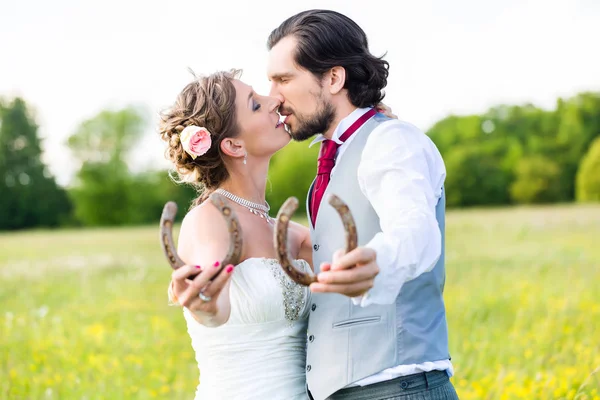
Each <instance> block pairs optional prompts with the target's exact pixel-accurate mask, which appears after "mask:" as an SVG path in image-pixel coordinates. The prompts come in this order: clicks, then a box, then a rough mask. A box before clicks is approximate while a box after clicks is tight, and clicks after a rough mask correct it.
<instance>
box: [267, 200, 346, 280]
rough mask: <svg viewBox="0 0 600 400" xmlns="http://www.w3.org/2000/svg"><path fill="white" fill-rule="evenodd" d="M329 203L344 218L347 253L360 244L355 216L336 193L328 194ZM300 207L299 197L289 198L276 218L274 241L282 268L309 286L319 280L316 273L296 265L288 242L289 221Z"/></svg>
mask: <svg viewBox="0 0 600 400" xmlns="http://www.w3.org/2000/svg"><path fill="white" fill-rule="evenodd" d="M328 202H329V204H330V205H331V206H332V207H333V208H335V210H336V211H337V212H338V214H339V215H340V218H341V219H342V224H343V225H344V231H345V234H346V253H348V252H350V251H352V250H354V249H355V248H356V246H357V245H358V234H357V231H356V223H355V222H354V217H353V216H352V213H351V212H350V209H349V208H348V205H347V204H346V203H344V201H342V199H340V198H339V197H338V196H336V195H335V194H330V195H329V196H328ZM297 208H298V199H297V198H295V197H290V198H288V199H287V200H286V201H285V203H283V205H282V206H281V208H280V209H279V212H278V213H277V219H276V220H275V230H274V236H275V237H274V241H275V250H276V252H277V258H278V260H279V263H280V264H281V268H282V269H283V270H284V271H285V273H286V274H287V275H288V276H289V277H290V278H291V279H292V280H293V281H294V282H296V283H298V284H300V285H304V286H309V285H310V284H311V283H313V282H316V281H317V277H316V275H314V274H313V273H312V272H310V271H309V272H302V271H300V270H299V269H298V267H297V266H296V265H295V263H294V261H293V258H292V257H291V256H290V253H289V250H288V244H287V233H288V226H289V222H290V220H291V218H292V215H293V214H294V212H295V211H296V209H297Z"/></svg>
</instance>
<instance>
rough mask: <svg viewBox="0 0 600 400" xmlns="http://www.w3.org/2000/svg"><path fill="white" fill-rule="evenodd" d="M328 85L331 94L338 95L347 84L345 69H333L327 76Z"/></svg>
mask: <svg viewBox="0 0 600 400" xmlns="http://www.w3.org/2000/svg"><path fill="white" fill-rule="evenodd" d="M326 79H327V81H326V85H327V86H328V88H329V93H330V94H338V93H339V92H340V91H341V90H342V89H343V88H344V85H345V84H346V69H345V68H344V67H333V68H331V69H330V70H329V73H328V74H327V75H326Z"/></svg>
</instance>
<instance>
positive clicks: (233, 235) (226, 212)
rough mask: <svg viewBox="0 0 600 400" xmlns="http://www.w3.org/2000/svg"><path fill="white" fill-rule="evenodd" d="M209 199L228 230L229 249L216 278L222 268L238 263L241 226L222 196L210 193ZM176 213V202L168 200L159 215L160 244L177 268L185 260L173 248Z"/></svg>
mask: <svg viewBox="0 0 600 400" xmlns="http://www.w3.org/2000/svg"><path fill="white" fill-rule="evenodd" d="M209 200H210V201H211V202H212V203H213V204H214V205H215V207H217V208H218V209H219V211H220V212H221V215H223V218H224V219H225V222H226V223H227V228H228V230H229V237H230V241H229V250H228V251H227V255H226V256H225V258H224V259H223V260H222V261H221V269H220V270H219V272H217V274H216V275H215V276H214V277H213V278H212V279H214V278H216V277H217V276H218V275H219V273H220V272H221V271H222V270H223V268H224V267H225V266H227V265H229V264H233V265H237V264H239V261H240V258H241V255H242V228H241V226H240V223H239V221H238V218H237V216H236V214H235V211H234V210H233V208H231V207H230V206H229V204H228V202H227V200H226V199H225V197H224V196H222V195H220V194H218V193H213V194H211V195H210V197H209ZM176 214H177V204H175V202H172V201H169V202H167V203H166V204H165V206H164V208H163V212H162V215H161V217H160V244H161V247H162V249H163V252H164V254H165V257H166V258H167V261H168V262H169V265H171V268H173V269H177V268H180V267H182V266H184V265H185V262H184V261H183V260H182V259H181V258H180V257H179V255H178V254H177V251H176V250H175V242H174V240H173V223H174V221H175V215H176ZM194 277H195V276H190V277H189V279H194Z"/></svg>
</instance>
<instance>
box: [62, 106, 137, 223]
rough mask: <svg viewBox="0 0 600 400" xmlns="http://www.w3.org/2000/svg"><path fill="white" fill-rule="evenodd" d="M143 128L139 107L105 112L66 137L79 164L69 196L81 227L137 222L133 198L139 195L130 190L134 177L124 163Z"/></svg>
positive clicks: (87, 121) (85, 122)
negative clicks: (83, 225) (82, 225)
mask: <svg viewBox="0 0 600 400" xmlns="http://www.w3.org/2000/svg"><path fill="white" fill-rule="evenodd" d="M145 125H146V119H145V115H144V112H143V110H142V109H140V108H136V107H127V108H124V109H121V110H116V111H113V110H105V111H102V112H100V113H99V114H98V115H96V116H95V117H93V118H91V119H88V120H86V121H84V122H83V123H82V124H81V125H80V126H79V127H78V129H77V130H76V132H75V133H74V134H73V135H72V136H71V137H69V139H68V142H67V143H68V146H69V148H70V149H71V151H72V153H73V155H74V157H75V158H76V160H78V161H79V162H80V164H81V167H80V169H79V172H78V173H77V175H76V178H75V182H74V185H73V188H72V190H71V191H70V193H71V196H72V198H73V201H74V204H75V215H76V217H77V219H78V220H79V221H81V222H82V223H83V224H85V225H119V224H126V223H133V222H134V221H135V222H138V221H137V219H136V218H135V217H134V216H135V215H138V213H137V211H136V210H135V209H134V208H133V202H132V196H136V197H139V196H140V194H139V193H134V192H132V191H131V190H130V189H131V186H132V185H133V183H134V180H135V177H134V176H133V175H132V173H131V172H130V170H129V167H128V165H127V162H126V161H127V157H128V155H129V154H130V151H131V150H132V146H133V144H134V143H136V141H138V140H140V138H141V136H142V133H143V129H144V127H145ZM138 206H139V204H138Z"/></svg>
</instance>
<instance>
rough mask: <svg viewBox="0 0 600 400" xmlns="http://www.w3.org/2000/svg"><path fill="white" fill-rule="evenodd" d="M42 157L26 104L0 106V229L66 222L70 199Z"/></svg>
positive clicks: (10, 102) (14, 102)
mask: <svg viewBox="0 0 600 400" xmlns="http://www.w3.org/2000/svg"><path fill="white" fill-rule="evenodd" d="M41 156H42V149H41V142H40V138H39V137H38V126H37V124H36V123H35V119H34V117H33V116H32V114H31V111H30V110H29V109H28V107H27V104H26V102H25V101H24V100H23V99H21V98H15V99H13V100H12V101H9V102H6V101H2V102H0V194H1V196H0V229H20V228H30V227H35V226H57V225H58V224H60V223H61V222H63V221H64V220H66V219H67V218H68V214H69V212H70V208H71V205H70V202H69V199H68V197H67V195H66V193H65V191H64V190H63V189H62V188H60V187H59V186H58V185H57V184H56V181H55V179H54V177H53V176H52V174H51V173H50V172H49V171H48V169H47V167H46V166H45V165H44V163H43V162H42V159H41Z"/></svg>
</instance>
